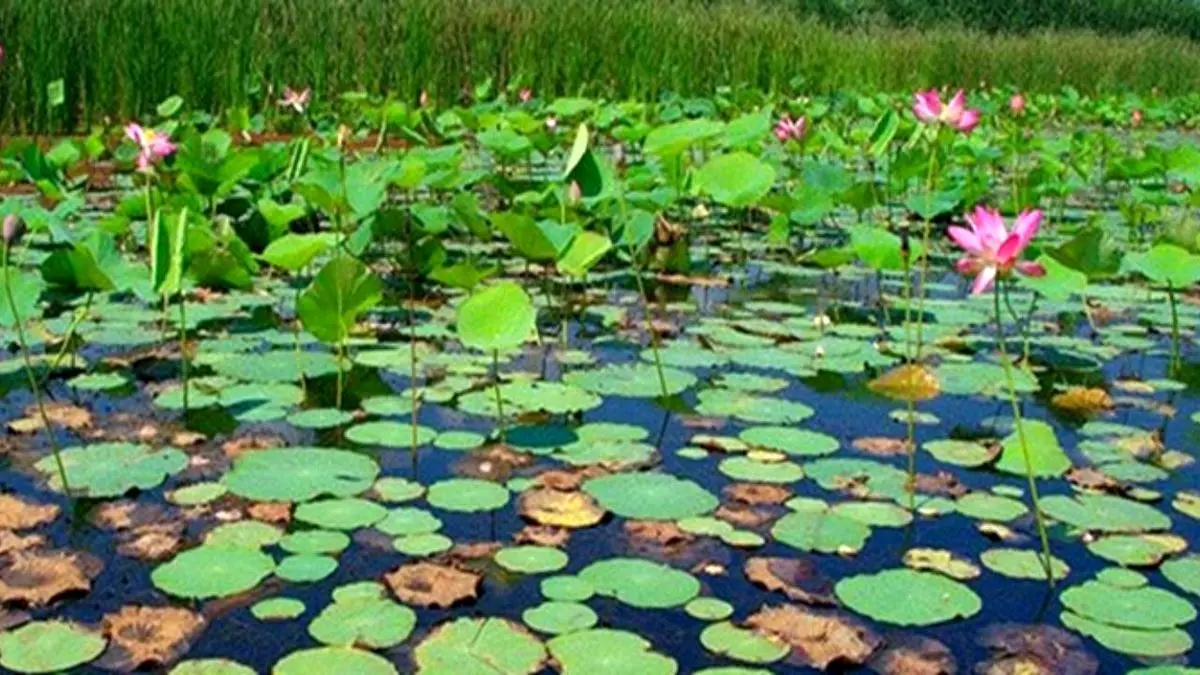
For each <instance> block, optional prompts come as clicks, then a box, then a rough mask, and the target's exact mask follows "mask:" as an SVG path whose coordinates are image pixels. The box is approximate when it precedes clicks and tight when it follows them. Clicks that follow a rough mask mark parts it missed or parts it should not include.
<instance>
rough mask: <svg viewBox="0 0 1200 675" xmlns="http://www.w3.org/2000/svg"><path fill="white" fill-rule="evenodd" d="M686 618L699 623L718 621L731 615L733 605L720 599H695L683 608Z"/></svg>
mask: <svg viewBox="0 0 1200 675" xmlns="http://www.w3.org/2000/svg"><path fill="white" fill-rule="evenodd" d="M683 611H685V612H687V614H688V616H690V617H692V618H693V619H700V620H701V621H720V620H722V619H728V618H729V617H730V616H732V615H733V605H731V604H729V603H728V602H725V601H724V600H721V599H720V598H696V599H695V600H692V601H691V602H689V603H688V604H686V605H684V606H683Z"/></svg>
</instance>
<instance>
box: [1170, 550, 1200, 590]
mask: <svg viewBox="0 0 1200 675" xmlns="http://www.w3.org/2000/svg"><path fill="white" fill-rule="evenodd" d="M1160 569H1161V571H1162V573H1163V576H1164V577H1166V578H1167V581H1170V582H1171V583H1173V584H1175V585H1176V586H1178V587H1180V588H1182V589H1183V590H1185V591H1187V592H1188V593H1191V594H1192V595H1200V556H1198V555H1189V556H1185V557H1183V558H1176V559H1174V560H1168V561H1167V562H1165V563H1163V565H1162V567H1161V568H1160Z"/></svg>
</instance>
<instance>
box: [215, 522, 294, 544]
mask: <svg viewBox="0 0 1200 675" xmlns="http://www.w3.org/2000/svg"><path fill="white" fill-rule="evenodd" d="M282 538H283V530H281V529H279V528H278V527H276V526H274V525H271V524H269V523H263V522H260V521H257V520H237V521H234V522H232V523H222V524H221V525H218V526H216V527H214V528H213V529H212V530H211V531H209V533H208V534H207V535H205V537H204V543H205V545H207V546H222V547H236V548H248V549H252V550H255V551H257V550H259V549H261V548H263V547H264V546H272V545H274V544H277V543H279V540H280V539H282Z"/></svg>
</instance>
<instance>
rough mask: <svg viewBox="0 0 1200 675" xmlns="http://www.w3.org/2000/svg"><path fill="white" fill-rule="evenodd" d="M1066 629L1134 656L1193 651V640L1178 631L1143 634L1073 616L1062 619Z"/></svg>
mask: <svg viewBox="0 0 1200 675" xmlns="http://www.w3.org/2000/svg"><path fill="white" fill-rule="evenodd" d="M1059 619H1060V620H1061V621H1062V623H1063V625H1064V626H1066V627H1067V628H1070V629H1071V630H1073V631H1076V632H1078V633H1081V634H1083V635H1086V636H1088V637H1090V638H1092V639H1094V640H1095V641H1096V642H1099V643H1100V644H1102V645H1104V646H1105V647H1107V648H1108V649H1111V650H1113V651H1114V652H1119V653H1121V654H1129V655H1132V656H1144V657H1157V658H1166V657H1171V656H1178V655H1180V654H1186V653H1187V652H1188V651H1190V650H1191V648H1192V638H1191V636H1189V635H1188V634H1187V632H1186V631H1183V630H1180V629H1178V628H1167V629H1163V630H1142V629H1136V628H1122V627H1120V626H1113V625H1110V624H1107V623H1103V622H1101V621H1094V620H1092V619H1089V618H1087V617H1084V616H1080V615H1078V614H1075V613H1074V612H1063V613H1062V614H1060V615H1059Z"/></svg>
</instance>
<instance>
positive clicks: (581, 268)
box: [557, 231, 613, 279]
mask: <svg viewBox="0 0 1200 675" xmlns="http://www.w3.org/2000/svg"><path fill="white" fill-rule="evenodd" d="M612 247H613V244H612V240H611V239H609V238H608V236H607V235H605V234H602V233H600V232H588V231H585V232H580V233H579V234H577V235H575V238H574V239H572V240H571V245H570V246H568V247H567V250H566V251H564V252H563V254H562V257H560V258H559V259H558V263H557V265H558V269H559V270H560V271H562V272H563V273H565V274H567V275H570V276H572V277H575V278H576V279H582V278H584V277H586V276H587V273H588V271H589V270H591V269H592V268H593V267H595V266H596V263H598V262H600V260H601V259H602V258H604V255H605V254H606V253H608V252H609V251H611V250H612Z"/></svg>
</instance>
